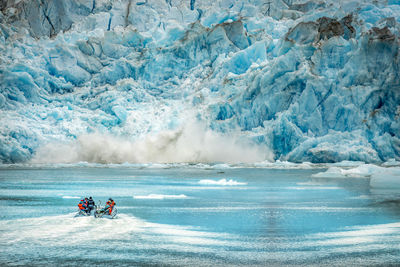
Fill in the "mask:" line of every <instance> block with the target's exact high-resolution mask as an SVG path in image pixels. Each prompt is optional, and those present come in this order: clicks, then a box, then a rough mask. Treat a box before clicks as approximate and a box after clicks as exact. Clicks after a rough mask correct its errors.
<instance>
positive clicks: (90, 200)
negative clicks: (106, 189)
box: [87, 197, 94, 212]
mask: <svg viewBox="0 0 400 267" xmlns="http://www.w3.org/2000/svg"><path fill="white" fill-rule="evenodd" d="M87 208H88V210H89V212H91V211H92V210H93V209H94V200H93V198H92V197H89V199H88V201H87Z"/></svg>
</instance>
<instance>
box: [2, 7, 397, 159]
mask: <svg viewBox="0 0 400 267" xmlns="http://www.w3.org/2000/svg"><path fill="white" fill-rule="evenodd" d="M0 9H1V13H0V24H1V27H0V80H1V83H0V113H1V116H0V162H1V163H17V162H29V161H30V160H33V161H34V162H42V163H43V162H52V163H54V162H57V163H71V162H79V161H87V162H95V163H123V162H130V163H143V162H158V163H170V162H198V161H201V162H229V163H232V162H236V163H237V162H255V161H257V162H258V161H265V160H268V161H271V160H281V161H290V162H305V161H308V162H313V163H319V162H338V161H344V160H350V161H363V162H368V163H379V162H383V161H387V160H388V159H392V158H394V159H397V160H399V159H400V158H399V157H400V147H399V143H400V141H399V140H400V139H399V138H400V137H399V133H400V115H399V114H400V105H399V103H400V93H399V90H398V88H399V87H400V76H399V75H400V74H399V69H400V66H399V64H400V63H399V62H400V59H399V57H400V54H399V53H398V50H399V34H400V26H399V25H400V21H399V18H400V4H399V3H398V1H374V0H365V1H334V0H327V1H322V2H318V1H317V2H316V1H310V2H306V3H305V2H304V1H299V0H293V1H284V0H273V1H271V3H269V4H266V3H265V2H263V1H247V0H238V1H225V0H218V1H212V0H203V1H189V0H187V1H169V0H167V1H161V0H148V1H130V0H121V1H78V0H67V1H61V2H57V4H55V2H54V1H49V0H44V1H41V3H40V4H38V2H36V1H29V0H22V1H2V4H1V5H0ZM193 123H195V124H196V123H199V124H200V125H203V126H204V127H203V126H202V129H198V128H197V129H196V128H195V129H193V127H191V125H192V124H193ZM185 129H186V130H185ZM190 129H192V130H190Z"/></svg>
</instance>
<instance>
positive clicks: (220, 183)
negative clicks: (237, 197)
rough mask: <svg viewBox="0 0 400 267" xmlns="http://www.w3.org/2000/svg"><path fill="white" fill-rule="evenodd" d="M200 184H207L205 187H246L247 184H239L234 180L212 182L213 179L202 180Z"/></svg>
mask: <svg viewBox="0 0 400 267" xmlns="http://www.w3.org/2000/svg"><path fill="white" fill-rule="evenodd" d="M199 184H205V185H246V184H247V183H244V182H237V181H235V180H232V179H229V180H227V179H221V180H218V181H217V180H211V179H204V180H200V181H199Z"/></svg>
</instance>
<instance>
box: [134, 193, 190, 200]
mask: <svg viewBox="0 0 400 267" xmlns="http://www.w3.org/2000/svg"><path fill="white" fill-rule="evenodd" d="M133 198H135V199H184V198H188V196H186V195H184V194H180V195H162V194H149V195H146V196H133Z"/></svg>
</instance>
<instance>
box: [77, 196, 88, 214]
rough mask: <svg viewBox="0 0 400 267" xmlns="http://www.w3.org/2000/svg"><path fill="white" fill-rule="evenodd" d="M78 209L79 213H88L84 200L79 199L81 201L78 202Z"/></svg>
mask: <svg viewBox="0 0 400 267" xmlns="http://www.w3.org/2000/svg"><path fill="white" fill-rule="evenodd" d="M78 208H79V210H80V211H84V212H86V213H88V208H87V205H86V203H85V200H84V199H81V201H79V204H78Z"/></svg>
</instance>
